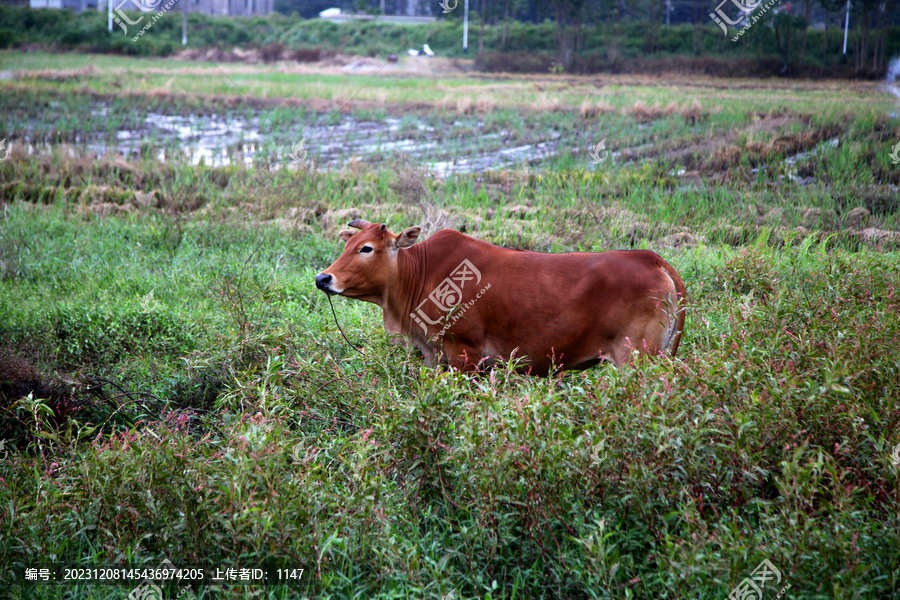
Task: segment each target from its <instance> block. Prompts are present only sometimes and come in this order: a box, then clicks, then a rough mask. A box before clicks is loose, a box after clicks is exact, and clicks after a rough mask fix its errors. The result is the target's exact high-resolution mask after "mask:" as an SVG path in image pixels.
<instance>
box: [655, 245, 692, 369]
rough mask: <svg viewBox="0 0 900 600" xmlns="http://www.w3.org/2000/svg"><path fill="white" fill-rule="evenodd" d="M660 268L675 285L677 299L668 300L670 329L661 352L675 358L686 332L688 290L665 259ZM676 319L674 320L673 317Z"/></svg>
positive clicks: (665, 334)
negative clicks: (682, 335)
mask: <svg viewBox="0 0 900 600" xmlns="http://www.w3.org/2000/svg"><path fill="white" fill-rule="evenodd" d="M660 263H661V264H660V266H661V267H662V270H663V271H665V272H666V275H668V276H669V279H671V280H672V283H673V284H674V285H675V298H669V299H668V300H667V308H666V312H668V313H669V328H668V329H667V330H666V332H665V333H664V334H663V340H662V345H661V346H660V350H661V351H662V352H666V353H668V354H669V356H675V353H676V352H677V351H678V344H680V343H681V334H682V332H683V331H684V316H685V312H687V306H686V303H687V289H686V288H685V287H684V282H683V281H682V280H681V276H680V275H679V274H678V271H676V270H675V267H673V266H672V265H670V264H669V263H667V262H666V261H665V260H664V259H662V258H661V259H660ZM673 316H674V317H675V318H674V319H673V318H672V317H673Z"/></svg>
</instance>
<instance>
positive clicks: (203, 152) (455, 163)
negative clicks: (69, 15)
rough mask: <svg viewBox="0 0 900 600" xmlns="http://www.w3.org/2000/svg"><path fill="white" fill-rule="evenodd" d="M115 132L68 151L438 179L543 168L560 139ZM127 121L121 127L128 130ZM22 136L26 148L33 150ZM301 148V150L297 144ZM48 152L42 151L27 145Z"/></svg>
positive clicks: (213, 125) (228, 120)
mask: <svg viewBox="0 0 900 600" xmlns="http://www.w3.org/2000/svg"><path fill="white" fill-rule="evenodd" d="M106 112H107V108H106V107H104V106H96V107H92V110H91V114H92V117H93V119H92V120H93V121H95V122H98V123H102V122H103V121H105V120H106ZM127 121H128V125H127V126H124V125H123V126H122V127H121V128H119V129H118V130H116V131H115V132H109V131H104V132H98V134H97V135H96V136H91V135H89V134H84V135H81V134H79V135H78V136H76V137H75V139H74V141H73V142H69V146H70V147H72V149H73V151H78V150H79V149H80V150H81V151H84V152H87V153H90V154H95V155H97V156H102V155H106V154H107V153H109V152H110V151H115V152H117V153H119V154H122V155H123V156H126V157H133V156H136V155H138V154H144V155H150V156H154V157H156V158H157V159H159V160H163V161H165V160H171V159H177V160H186V161H189V162H190V163H191V164H195V165H196V164H200V163H204V164H207V165H212V166H227V165H238V164H243V165H246V166H257V167H263V168H265V167H268V168H272V169H277V168H285V167H286V168H297V164H298V163H299V162H303V161H309V162H311V163H313V164H314V165H315V167H316V168H320V169H326V170H328V169H340V168H342V167H343V166H344V165H346V164H347V163H349V162H351V161H353V160H359V161H363V162H367V163H370V164H379V163H383V162H388V161H395V160H396V159H397V158H398V157H403V158H405V159H407V160H409V161H410V162H411V163H413V164H417V165H419V166H423V167H426V168H428V169H430V170H432V171H434V172H435V173H436V174H437V175H439V176H447V175H451V174H454V173H474V172H479V171H484V170H488V169H503V168H515V167H518V166H521V165H523V164H528V165H531V166H538V167H539V166H540V164H541V163H542V162H544V161H545V160H547V159H548V158H551V157H553V156H555V155H557V153H558V152H559V148H560V133H559V132H557V131H554V130H552V129H547V128H544V129H543V131H542V132H541V133H535V132H533V131H531V132H529V134H528V135H527V136H526V138H527V139H525V140H523V139H521V137H522V136H516V135H511V134H510V132H509V131H507V130H504V129H496V128H490V131H488V128H486V127H485V124H484V122H482V121H478V120H476V119H474V118H470V119H468V120H465V121H461V120H452V121H450V120H448V121H439V122H437V123H436V124H433V123H430V122H427V121H426V120H420V119H418V118H410V117H407V118H402V119H401V118H396V117H384V118H382V119H362V118H357V117H353V116H349V115H340V116H339V117H335V116H334V115H331V116H328V115H317V116H311V117H309V118H308V119H307V120H306V122H304V123H297V122H295V123H292V124H290V125H282V124H273V123H271V122H269V121H268V120H267V118H266V116H265V115H254V116H249V117H248V116H246V115H211V116H179V115H167V114H162V113H157V112H150V113H146V114H145V115H144V116H143V119H142V120H141V119H140V117H137V118H135V115H131V118H129V119H127ZM125 122H126V120H123V123H125ZM29 137H30V136H28V135H26V139H25V141H26V143H28V142H30V140H29ZM301 140H302V141H303V143H302V146H297V143H298V142H300V141H301ZM31 148H32V151H33V152H45V151H47V150H48V149H49V148H50V147H49V146H48V145H47V144H32V145H31Z"/></svg>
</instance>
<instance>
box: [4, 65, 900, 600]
mask: <svg viewBox="0 0 900 600" xmlns="http://www.w3.org/2000/svg"><path fill="white" fill-rule="evenodd" d="M88 62H89V63H90V65H91V67H92V68H90V69H87V70H83V69H82V67H84V66H85V65H86V64H87V63H88ZM282 67H283V68H284V70H289V68H288V67H287V66H284V65H282V66H281V67H280V66H279V65H274V66H259V65H227V66H223V67H221V68H220V67H212V66H209V65H206V64H201V63H196V64H194V63H179V62H174V61H173V62H165V61H160V60H147V59H144V60H139V59H130V58H112V57H108V56H104V57H95V58H91V57H88V56H84V55H40V54H37V55H35V54H20V53H13V52H5V53H0V70H5V71H12V72H14V73H15V77H14V78H13V79H12V80H4V81H0V105H2V114H3V115H4V119H3V123H2V125H0V127H2V131H0V137H3V138H8V140H9V142H8V144H11V151H10V154H9V158H8V159H6V160H4V161H3V162H0V202H2V204H3V212H2V215H0V392H2V395H0V440H2V441H3V446H2V447H0V565H2V566H0V570H2V575H0V580H2V581H4V582H8V581H14V580H16V581H19V580H21V578H22V574H23V571H24V569H25V568H26V567H30V566H40V565H42V564H49V563H57V564H59V563H76V562H87V563H93V564H101V565H102V564H112V563H131V564H140V565H146V566H147V567H156V566H157V565H159V564H160V562H161V561H162V560H163V559H164V558H168V559H170V560H171V561H172V562H173V563H175V564H177V565H208V566H225V565H240V566H251V567H252V566H255V565H258V564H262V563H266V564H277V565H279V566H284V567H291V566H295V567H297V568H303V569H305V572H304V575H303V578H302V581H301V583H300V584H299V585H294V586H289V587H285V586H270V587H267V588H263V587H261V586H250V587H240V586H238V587H228V586H215V585H204V586H196V587H191V588H188V589H185V590H177V589H171V590H168V589H167V590H166V592H167V594H171V597H172V598H175V597H176V596H178V597H180V598H185V599H188V598H218V597H229V598H231V597H234V598H245V597H247V598H250V597H266V598H294V597H302V596H306V597H311V598H312V597H315V598H436V599H437V598H454V599H462V598H491V599H499V598H505V599H513V598H623V599H624V598H654V599H658V598H687V597H691V598H704V599H705V598H710V599H722V598H725V597H727V596H728V595H729V593H730V592H731V590H732V589H733V588H735V587H736V586H738V585H739V584H740V583H741V582H742V581H743V580H744V579H745V578H748V577H750V576H751V573H753V571H754V570H755V569H756V568H757V566H758V565H760V563H762V561H763V560H769V561H770V563H771V564H772V565H774V566H775V567H776V568H777V569H778V570H779V571H780V574H781V578H780V581H779V582H777V585H776V582H775V581H774V580H772V581H769V582H768V583H766V584H765V585H764V586H763V593H764V595H763V597H765V598H774V597H775V596H776V595H777V594H778V593H779V591H781V590H782V589H784V588H785V587H786V586H788V585H789V586H790V587H789V589H788V591H787V592H786V595H784V596H782V597H789V598H810V599H812V598H887V597H895V596H897V595H898V594H900V517H898V515H900V499H898V489H900V488H898V486H900V480H898V466H897V465H896V464H895V461H894V460H893V459H892V453H896V451H895V450H894V448H895V446H896V445H897V444H898V442H900V358H898V357H900V355H898V353H897V348H898V347H900V198H898V190H897V185H898V183H900V165H895V164H893V163H892V162H891V158H890V152H891V149H892V146H893V145H894V144H896V143H898V142H900V125H898V123H900V122H898V120H897V119H896V117H892V116H890V115H891V113H896V112H897V110H898V107H897V103H896V101H895V100H893V99H892V97H891V96H889V95H887V94H885V93H883V92H881V91H879V89H878V87H877V86H876V85H874V84H864V83H857V84H851V85H846V84H840V85H839V84H835V83H831V82H821V83H816V84H810V83H804V84H789V83H785V82H782V81H746V80H740V81H738V80H733V81H723V80H704V79H696V78H695V79H692V80H683V79H680V78H677V77H672V78H660V79H651V78H643V77H640V78H628V77H616V78H603V79H601V78H576V77H568V76H558V77H557V76H550V75H548V76H544V77H540V78H518V79H517V78H509V77H507V78H485V77H477V78H476V77H470V76H466V75H463V74H452V73H449V74H438V75H434V76H430V77H424V76H419V77H415V76H412V75H410V74H409V73H403V72H396V73H392V72H382V73H379V74H377V75H376V74H375V73H372V74H366V75H342V74H339V73H336V72H332V71H329V70H328V69H324V68H323V70H322V72H304V73H301V72H293V73H292V72H286V73H282V72H279V69H280V68H282ZM79 71H80V74H77V75H76V73H78V72H79ZM73 75H75V76H74V77H73ZM357 92H358V93H357ZM148 111H154V112H162V113H165V114H170V115H176V114H177V115H187V116H191V117H192V118H193V117H196V118H198V119H200V118H204V116H208V115H211V114H215V115H219V116H223V117H224V118H226V119H237V118H251V117H252V118H255V119H257V120H258V121H259V124H260V135H261V137H262V141H261V142H260V145H261V146H264V147H267V148H268V151H269V152H270V153H271V154H272V155H273V156H274V155H277V154H278V153H281V155H283V154H284V152H285V151H286V150H284V148H285V147H287V148H289V147H290V144H291V142H292V141H294V140H296V139H298V138H299V135H300V134H306V133H307V132H308V131H310V130H311V129H312V128H313V125H314V124H316V123H318V121H317V119H318V120H321V119H325V120H327V121H328V122H330V123H341V122H342V121H343V120H346V119H350V118H355V119H366V120H371V121H376V122H377V121H379V120H382V119H385V118H387V117H389V116H391V115H394V116H397V115H401V116H403V118H404V123H405V125H403V127H401V131H400V133H398V135H400V134H401V133H403V131H405V130H409V131H412V130H415V131H419V132H420V133H416V134H412V133H409V135H411V136H412V135H417V136H420V137H421V140H420V141H422V142H426V141H437V142H438V143H439V144H438V145H439V146H442V147H443V148H444V149H443V150H442V151H443V152H445V154H449V155H454V154H456V155H459V156H465V155H466V153H467V152H473V150H472V149H473V148H482V146H481V145H480V144H483V145H484V148H486V149H488V150H491V149H495V148H502V147H503V146H504V144H513V143H515V144H518V143H537V142H539V141H540V140H547V139H551V138H552V139H554V140H557V142H556V143H558V145H559V152H558V153H556V154H554V156H552V157H550V158H547V159H546V160H543V161H540V162H539V163H536V164H522V165H519V166H517V167H515V168H508V169H502V170H491V171H485V172H479V173H476V174H471V175H453V176H447V177H438V176H436V175H435V174H434V173H433V172H431V171H430V170H429V169H428V168H426V167H425V166H423V165H422V164H421V162H417V160H416V157H414V156H403V155H397V154H390V153H386V154H383V155H381V156H380V157H379V160H378V161H377V162H373V161H369V160H367V159H365V158H364V157H363V158H360V157H359V156H351V155H347V156H346V157H345V159H344V160H343V161H342V162H341V163H340V164H339V165H338V166H336V167H331V168H328V169H323V168H316V166H315V164H316V163H315V158H316V156H317V155H318V153H319V151H320V148H318V147H317V146H316V144H310V145H309V146H308V148H309V153H310V158H311V160H312V162H310V163H306V164H305V165H304V166H302V167H300V168H275V165H277V164H278V161H279V160H280V159H277V158H273V159H272V161H271V163H270V164H268V165H266V164H265V163H264V162H260V163H259V164H258V165H257V166H256V167H253V168H251V167H246V166H244V165H243V164H237V165H234V166H223V167H211V166H207V165H202V164H201V165H191V164H190V163H188V162H185V161H180V160H175V159H171V160H169V159H167V160H166V161H163V162H161V161H159V160H157V159H156V158H155V154H154V152H151V151H147V150H146V148H145V151H142V152H137V153H136V154H133V155H127V156H119V155H115V154H109V155H106V156H101V157H99V158H98V157H96V156H94V155H91V154H90V152H88V150H87V149H86V145H87V144H88V142H89V141H91V140H96V139H101V140H107V141H112V140H113V139H115V137H116V132H117V131H118V130H119V129H121V128H122V127H124V126H125V125H127V124H129V123H140V122H142V121H143V117H142V115H144V114H145V113H147V112H148ZM406 119H408V121H406ZM418 124H424V125H427V126H428V127H426V128H419V127H418ZM429 128H430V129H429ZM493 134H497V140H498V141H493V142H487V141H485V142H482V141H480V140H484V139H493V138H489V136H490V135H493ZM155 135H157V133H156V132H155V130H150V131H148V139H150V140H151V142H152V140H153V139H154V138H153V136H155ZM554 136H555V137H554ZM601 139H605V140H606V148H607V149H608V150H609V151H610V153H609V155H607V156H606V158H605V159H604V160H603V161H602V162H601V163H599V164H594V163H593V162H592V160H591V157H590V154H589V150H591V149H592V148H593V147H595V144H596V143H597V142H599V141H600V140H601ZM835 140H836V141H835ZM159 143H162V142H159ZM479 151H480V150H479ZM444 158H446V156H444ZM281 162H282V163H283V160H282V161H281ZM357 217H362V218H365V219H367V220H370V221H379V220H380V221H384V222H386V223H387V224H388V226H389V228H390V229H391V230H393V231H398V230H400V229H402V228H404V227H407V226H410V225H414V224H419V225H423V226H424V229H425V233H426V234H430V233H433V232H434V231H435V230H436V229H438V228H440V227H453V228H457V229H461V230H465V231H466V232H468V233H470V234H472V235H474V236H476V237H479V238H483V239H486V240H489V241H491V242H493V243H496V244H500V245H505V246H509V247H521V248H529V249H535V250H543V251H571V250H593V251H601V250H607V249H617V248H653V249H655V250H656V251H658V252H659V253H660V254H662V255H663V256H664V257H665V258H666V259H667V260H669V262H671V263H672V264H673V265H674V266H675V267H676V268H677V269H678V270H679V271H680V273H681V275H682V277H683V279H684V280H685V282H686V284H687V285H688V293H689V296H690V307H689V312H688V318H687V326H686V330H685V337H684V340H683V342H682V345H681V348H680V350H679V354H678V356H677V357H675V358H674V359H661V360H658V361H654V362H652V363H649V364H646V365H641V366H640V367H639V368H632V367H623V368H619V369H615V368H611V367H596V368H593V369H591V370H588V371H586V372H580V373H570V372H569V373H560V374H556V375H553V376H550V377H547V378H535V377H528V376H523V375H517V374H515V373H513V372H512V370H511V369H508V368H503V367H501V368H497V369H494V370H493V371H491V372H489V373H486V374H484V375H482V376H476V377H470V376H465V375H462V374H460V373H456V372H449V371H447V370H433V369H428V368H426V367H425V366H424V365H423V362H422V360H421V358H420V357H418V356H416V355H415V353H413V352H412V351H409V350H407V349H405V348H400V347H396V346H391V345H389V344H388V341H387V338H386V335H385V334H384V331H383V329H382V325H381V315H380V314H379V312H380V311H379V310H378V309H377V308H375V307H373V306H371V305H364V304H362V303H355V302H351V301H348V300H345V299H342V298H337V299H336V300H335V308H336V310H337V319H338V321H339V322H340V324H341V326H342V327H343V328H344V330H345V331H346V332H347V334H348V336H349V337H350V340H351V341H353V342H354V343H355V344H357V345H359V346H360V347H361V348H362V354H359V353H357V352H355V351H354V350H352V349H351V348H350V347H349V346H348V345H347V344H346V343H345V342H344V341H343V340H342V339H341V336H340V333H339V332H338V329H337V327H336V325H335V322H334V318H333V317H332V315H331V310H330V308H329V306H328V302H327V299H326V297H325V296H324V295H323V294H321V293H320V292H318V291H317V290H316V289H315V286H314V284H313V277H314V276H315V274H316V273H317V272H319V271H320V270H322V269H323V268H324V267H326V266H328V265H329V264H330V263H331V262H332V261H333V260H334V259H335V258H336V257H337V256H338V255H339V253H340V251H341V244H340V242H339V241H338V239H337V235H336V234H337V232H338V231H339V230H340V229H341V228H342V227H343V225H344V224H345V223H346V222H347V221H348V220H350V219H352V218H357ZM131 590H132V588H131V587H127V586H119V587H116V586H96V585H81V586H77V587H76V586H68V587H60V586H54V585H34V584H27V585H22V586H17V585H14V586H11V587H7V588H5V589H4V590H3V593H4V594H6V593H8V594H10V595H11V596H12V597H14V598H48V599H49V598H90V599H101V598H104V599H105V598H124V597H127V596H128V594H129V593H130V592H131ZM448 594H452V595H449V596H448ZM166 597H167V598H168V597H170V596H169V595H167V596H166Z"/></svg>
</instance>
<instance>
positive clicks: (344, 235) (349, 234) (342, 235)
mask: <svg viewBox="0 0 900 600" xmlns="http://www.w3.org/2000/svg"><path fill="white" fill-rule="evenodd" d="M355 234H356V232H355V231H351V230H349V229H345V230H343V231H342V232H340V233H339V234H338V236H340V238H341V241H342V242H344V243H345V244H346V243H347V240H349V239H350V238H352V237H353V236H354V235H355Z"/></svg>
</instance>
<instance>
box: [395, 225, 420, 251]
mask: <svg viewBox="0 0 900 600" xmlns="http://www.w3.org/2000/svg"><path fill="white" fill-rule="evenodd" d="M420 231H422V229H421V228H420V227H410V228H409V229H406V230H404V231H403V233H401V234H400V235H399V236H398V237H397V247H398V248H409V247H410V246H412V245H413V244H415V243H416V238H417V237H419V232H420Z"/></svg>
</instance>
